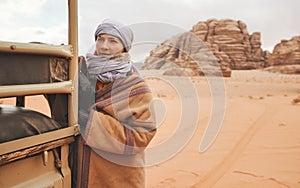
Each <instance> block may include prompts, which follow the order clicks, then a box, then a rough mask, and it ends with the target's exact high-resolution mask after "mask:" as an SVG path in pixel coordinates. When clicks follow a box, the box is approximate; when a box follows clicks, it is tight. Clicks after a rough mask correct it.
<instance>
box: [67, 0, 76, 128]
mask: <svg viewBox="0 0 300 188" xmlns="http://www.w3.org/2000/svg"><path fill="white" fill-rule="evenodd" d="M68 9H69V10H68V14H69V15H68V17H69V26H68V27H69V44H70V45H72V47H73V54H74V56H73V57H72V59H71V63H70V67H69V68H70V69H69V71H70V80H72V83H73V86H72V88H73V92H72V94H71V95H69V98H68V102H69V106H68V112H69V113H68V114H69V126H73V125H75V124H77V123H78V89H77V88H78V74H77V73H78V4H77V0H68Z"/></svg>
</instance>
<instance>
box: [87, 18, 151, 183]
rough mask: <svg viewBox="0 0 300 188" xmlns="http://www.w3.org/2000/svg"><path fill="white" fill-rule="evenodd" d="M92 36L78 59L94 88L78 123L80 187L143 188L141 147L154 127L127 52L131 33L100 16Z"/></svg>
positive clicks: (143, 87) (146, 94)
mask: <svg viewBox="0 0 300 188" xmlns="http://www.w3.org/2000/svg"><path fill="white" fill-rule="evenodd" d="M94 36H95V41H96V45H95V50H94V51H93V52H92V53H88V54H87V55H86V57H85V58H82V63H81V64H82V65H84V64H85V62H86V67H87V76H88V78H89V80H93V81H92V82H91V83H94V84H93V86H92V87H95V88H96V89H95V100H94V104H92V105H88V106H89V115H88V118H87V123H86V124H85V123H84V125H81V130H82V137H83V139H84V143H85V147H84V155H83V173H82V175H83V176H82V185H81V187H88V188H92V187H97V188H99V187H105V188H107V187H116V188H118V187H130V188H133V187H145V174H144V168H143V164H144V152H143V151H144V149H145V148H146V147H147V145H148V144H149V142H150V141H151V139H152V138H153V136H154V135H155V132H156V127H155V118H154V113H153V111H152V108H151V102H152V99H153V96H152V93H151V91H150V89H149V87H148V85H147V84H146V82H145V81H144V80H143V79H142V78H141V77H140V76H139V74H138V71H137V69H136V68H135V67H134V66H133V64H132V61H131V60H130V55H129V54H128V51H129V50H130V48H131V44H132V41H133V33H132V31H131V29H130V28H129V27H128V26H125V25H123V24H121V23H119V22H117V21H113V20H105V21H103V22H102V23H101V24H100V25H99V26H98V27H97V29H96V31H95V34H94ZM82 65H81V66H82ZM82 97H84V96H82ZM81 124H83V123H81Z"/></svg>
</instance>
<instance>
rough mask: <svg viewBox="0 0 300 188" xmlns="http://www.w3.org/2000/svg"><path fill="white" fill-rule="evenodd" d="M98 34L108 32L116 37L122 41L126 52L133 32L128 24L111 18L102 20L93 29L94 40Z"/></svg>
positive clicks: (129, 46)
mask: <svg viewBox="0 0 300 188" xmlns="http://www.w3.org/2000/svg"><path fill="white" fill-rule="evenodd" d="M100 34H108V35H112V36H114V37H118V38H119V39H120V40H121V41H122V43H123V46H124V47H125V49H126V51H127V52H128V51H129V50H130V48H131V44H132V41H133V32H132V30H131V29H130V28H129V27H128V26H126V25H124V24H122V23H120V22H117V21H115V20H111V19H106V20H104V21H103V22H102V23H101V24H100V25H99V26H98V27H97V29H96V31H95V40H97V37H98V35H100Z"/></svg>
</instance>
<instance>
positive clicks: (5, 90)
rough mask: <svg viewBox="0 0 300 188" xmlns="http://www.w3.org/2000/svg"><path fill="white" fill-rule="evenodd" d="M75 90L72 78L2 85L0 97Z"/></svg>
mask: <svg viewBox="0 0 300 188" xmlns="http://www.w3.org/2000/svg"><path fill="white" fill-rule="evenodd" d="M73 91H74V88H73V82H72V81H71V80H69V81H64V82H55V83H45V84H25V85H9V86H0V97H14V96H27V95H39V94H53V93H72V92H73Z"/></svg>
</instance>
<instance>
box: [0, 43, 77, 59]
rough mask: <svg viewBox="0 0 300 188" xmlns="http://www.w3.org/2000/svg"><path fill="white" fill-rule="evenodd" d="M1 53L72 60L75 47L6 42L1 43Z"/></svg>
mask: <svg viewBox="0 0 300 188" xmlns="http://www.w3.org/2000/svg"><path fill="white" fill-rule="evenodd" d="M0 51H1V52H9V53H26V54H40V55H43V54H44V55H53V56H62V57H67V58H71V57H73V53H74V50H73V47H72V46H71V45H50V44H35V43H19V42H6V41H1V43H0Z"/></svg>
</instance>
